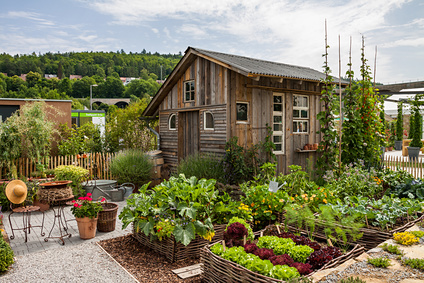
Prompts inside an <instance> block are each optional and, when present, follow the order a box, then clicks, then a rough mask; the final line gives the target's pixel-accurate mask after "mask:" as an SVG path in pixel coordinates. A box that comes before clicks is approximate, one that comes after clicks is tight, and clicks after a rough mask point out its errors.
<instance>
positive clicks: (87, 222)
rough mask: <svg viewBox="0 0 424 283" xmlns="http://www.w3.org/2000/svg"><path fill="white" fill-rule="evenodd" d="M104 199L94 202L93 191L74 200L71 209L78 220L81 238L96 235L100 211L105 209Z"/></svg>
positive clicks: (90, 237)
mask: <svg viewBox="0 0 424 283" xmlns="http://www.w3.org/2000/svg"><path fill="white" fill-rule="evenodd" d="M103 201H105V199H104V198H103V199H102V200H101V202H93V199H92V198H91V193H87V195H86V196H85V197H79V198H78V200H74V201H72V202H73V204H74V205H73V206H72V207H71V211H72V214H73V215H74V216H75V219H76V220H77V224H78V231H79V234H80V238H81V239H85V240H86V239H92V238H94V237H95V236H96V227H97V219H98V215H99V212H100V211H102V210H103V207H102V202H103Z"/></svg>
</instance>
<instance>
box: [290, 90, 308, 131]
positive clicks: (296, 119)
mask: <svg viewBox="0 0 424 283" xmlns="http://www.w3.org/2000/svg"><path fill="white" fill-rule="evenodd" d="M295 97H300V98H306V103H307V106H304V105H300V106H298V105H296V106H295V105H294V99H295ZM309 98H310V97H309V96H308V95H300V94H299V95H298V94H293V112H292V116H293V125H292V127H293V128H292V132H293V134H296V135H302V134H304V135H305V134H309V127H310V110H309V106H310V99H309ZM300 101H303V100H302V99H301V100H300ZM295 110H297V111H299V117H295V115H294V112H295ZM302 111H306V117H302ZM295 123H296V125H297V126H296V127H295ZM303 123H306V130H304V131H302V132H298V131H297V130H296V131H295V128H297V129H298V128H299V124H303Z"/></svg>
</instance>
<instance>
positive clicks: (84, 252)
mask: <svg viewBox="0 0 424 283" xmlns="http://www.w3.org/2000/svg"><path fill="white" fill-rule="evenodd" d="M0 282H7V283H8V282H10V283H12V282H13V283H15V282H46V283H47V282H48V283H54V282H60V283H63V282H113V283H115V282H137V281H136V280H135V279H134V278H133V277H131V276H130V275H129V274H128V273H127V272H126V271H125V270H124V269H123V268H122V267H121V266H119V265H118V264H117V263H116V262H115V261H114V260H113V259H111V258H110V257H109V256H108V255H107V254H105V253H104V251H102V249H101V248H100V247H99V246H98V245H97V244H95V243H84V244H81V245H75V246H69V247H68V246H64V247H61V248H58V249H54V250H47V251H43V252H38V253H31V254H27V255H23V256H17V257H16V258H15V263H14V264H13V265H12V268H11V269H10V270H9V272H7V273H6V274H4V275H1V276H0Z"/></svg>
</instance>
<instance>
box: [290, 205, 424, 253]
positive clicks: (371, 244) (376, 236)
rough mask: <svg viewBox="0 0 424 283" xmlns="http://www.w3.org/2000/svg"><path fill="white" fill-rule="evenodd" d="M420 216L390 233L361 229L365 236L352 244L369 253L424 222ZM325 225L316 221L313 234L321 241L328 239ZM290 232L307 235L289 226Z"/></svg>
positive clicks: (345, 227) (422, 216)
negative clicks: (397, 234)
mask: <svg viewBox="0 0 424 283" xmlns="http://www.w3.org/2000/svg"><path fill="white" fill-rule="evenodd" d="M418 216H419V217H418V218H416V219H414V220H412V221H409V222H407V223H405V224H404V225H402V226H401V227H398V228H396V229H393V230H389V231H381V230H377V229H371V228H360V229H359V233H362V234H363V235H362V237H361V238H359V239H358V240H356V241H354V242H352V244H359V245H361V246H363V247H364V248H365V250H367V251H368V250H370V249H373V248H375V247H377V246H378V245H379V244H381V243H383V242H384V241H386V240H388V239H390V238H392V237H393V234H394V233H399V232H405V231H406V230H407V229H409V228H411V227H412V226H414V225H415V223H417V222H420V221H422V220H424V214H422V213H418ZM323 223H324V222H323V221H320V220H316V221H315V230H314V234H313V236H314V237H316V238H319V239H326V238H327V237H326V236H325V233H324V228H325V226H324V225H323ZM283 224H284V223H283ZM320 224H321V225H320ZM339 226H340V227H342V228H343V229H350V227H347V226H342V225H339ZM288 230H289V231H291V232H303V233H307V231H306V230H304V229H299V228H297V227H294V226H291V225H288Z"/></svg>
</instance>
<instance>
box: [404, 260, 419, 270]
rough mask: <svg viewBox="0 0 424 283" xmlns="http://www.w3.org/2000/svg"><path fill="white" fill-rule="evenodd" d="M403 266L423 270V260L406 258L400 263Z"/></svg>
mask: <svg viewBox="0 0 424 283" xmlns="http://www.w3.org/2000/svg"><path fill="white" fill-rule="evenodd" d="M402 263H403V264H404V265H408V266H410V267H411V268H415V269H420V270H424V259H422V258H408V259H405V260H403V261H402Z"/></svg>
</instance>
